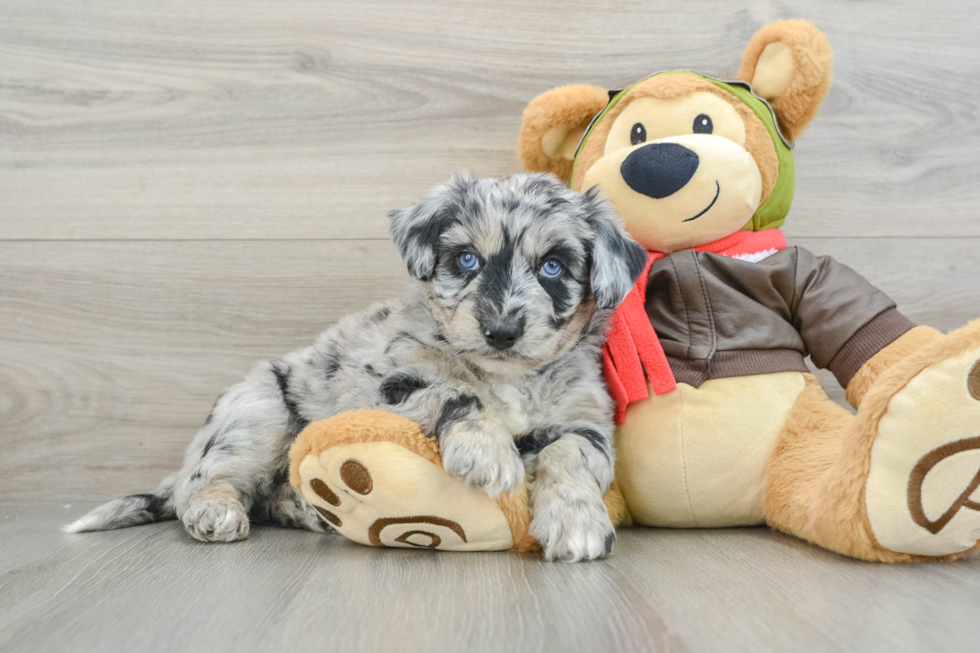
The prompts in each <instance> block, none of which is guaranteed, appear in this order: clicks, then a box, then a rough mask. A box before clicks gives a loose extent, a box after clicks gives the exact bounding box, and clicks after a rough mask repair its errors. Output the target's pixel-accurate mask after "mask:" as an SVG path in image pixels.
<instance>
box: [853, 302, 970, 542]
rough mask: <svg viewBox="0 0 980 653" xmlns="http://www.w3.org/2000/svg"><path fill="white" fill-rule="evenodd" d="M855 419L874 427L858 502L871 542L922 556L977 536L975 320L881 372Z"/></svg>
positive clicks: (870, 427)
mask: <svg viewBox="0 0 980 653" xmlns="http://www.w3.org/2000/svg"><path fill="white" fill-rule="evenodd" d="M869 399H871V403H870V404H868V403H867V402H868V400H869ZM861 418H865V420H866V421H865V427H866V428H869V429H874V428H875V427H876V429H877V434H876V435H874V444H873V446H872V448H871V456H870V461H869V463H870V467H869V474H868V479H867V485H866V488H865V505H866V509H867V515H868V521H869V524H870V527H871V530H872V532H873V534H874V538H875V540H876V541H877V542H878V544H880V545H881V546H882V547H884V548H886V549H889V550H891V551H896V552H900V553H909V554H913V555H920V556H929V557H941V556H947V555H952V554H958V553H962V552H964V551H967V550H969V549H972V548H974V547H975V546H976V545H977V541H978V540H980V489H978V488H980V321H977V322H973V323H972V324H970V325H969V326H967V327H964V328H962V329H960V330H958V331H954V332H953V333H950V334H949V335H947V336H945V337H943V338H941V339H939V340H938V341H936V342H934V343H932V344H930V345H928V346H926V347H925V348H923V349H922V350H921V351H919V352H916V353H915V354H912V355H911V356H910V357H909V358H908V359H907V360H904V361H902V362H900V363H899V364H897V365H896V366H895V367H894V368H893V369H890V370H888V371H887V372H886V373H885V374H883V375H882V377H881V378H880V379H879V380H878V381H876V382H875V385H874V387H872V389H871V391H870V392H869V394H868V396H867V397H866V398H865V402H864V403H862V405H861V411H860V412H859V419H861Z"/></svg>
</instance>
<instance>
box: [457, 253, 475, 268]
mask: <svg viewBox="0 0 980 653" xmlns="http://www.w3.org/2000/svg"><path fill="white" fill-rule="evenodd" d="M457 261H458V262H459V267H461V268H463V269H464V270H466V271H467V272H472V271H473V270H476V269H478V268H479V267H480V257H479V256H477V255H476V254H474V253H473V252H463V253H462V254H460V255H459V258H458V259H457Z"/></svg>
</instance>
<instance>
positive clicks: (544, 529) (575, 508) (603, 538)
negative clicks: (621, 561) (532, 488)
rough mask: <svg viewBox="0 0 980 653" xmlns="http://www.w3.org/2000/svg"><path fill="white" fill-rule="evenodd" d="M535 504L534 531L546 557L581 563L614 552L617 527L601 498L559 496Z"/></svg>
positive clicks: (532, 523) (537, 501)
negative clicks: (581, 499)
mask: <svg viewBox="0 0 980 653" xmlns="http://www.w3.org/2000/svg"><path fill="white" fill-rule="evenodd" d="M533 505H534V509H533V517H532V519H531V529H530V533H531V536H532V537H534V538H535V539H536V540H538V542H540V543H541V549H542V555H543V557H544V559H545V560H549V561H550V560H564V561H565V562H578V561H580V560H595V559H596V558H602V557H605V556H607V555H609V554H610V553H612V549H613V544H614V543H615V542H616V529H615V527H614V526H613V524H612V521H611V520H610V519H609V513H608V512H607V510H606V506H605V504H604V503H603V502H602V500H601V498H600V499H599V501H598V503H596V502H590V503H583V502H578V501H576V502H567V503H566V502H564V501H563V500H561V499H559V498H555V499H552V500H545V501H542V500H536V501H534V502H533Z"/></svg>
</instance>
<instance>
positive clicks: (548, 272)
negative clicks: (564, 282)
mask: <svg viewBox="0 0 980 653" xmlns="http://www.w3.org/2000/svg"><path fill="white" fill-rule="evenodd" d="M564 271H565V268H564V267H562V264H561V263H559V262H558V261H556V260H555V259H553V258H549V259H548V260H547V261H545V262H544V265H542V266H541V276H542V277H544V278H545V279H557V278H558V277H560V276H561V273H562V272H564Z"/></svg>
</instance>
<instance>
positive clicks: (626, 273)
mask: <svg viewBox="0 0 980 653" xmlns="http://www.w3.org/2000/svg"><path fill="white" fill-rule="evenodd" d="M582 204H583V206H584V207H585V210H586V216H587V220H588V221H589V224H590V225H592V228H593V230H594V232H595V242H594V243H593V246H592V295H593V296H594V297H595V302H596V305H597V306H598V307H599V308H608V309H613V308H616V307H617V306H619V304H620V303H621V302H622V301H623V300H624V299H626V295H628V294H629V292H630V290H632V289H633V285H634V284H635V283H636V280H637V278H639V276H640V273H641V272H643V268H644V267H646V263H647V257H648V256H649V255H648V254H647V250H646V248H645V247H643V245H640V244H639V243H638V242H636V241H635V240H633V238H632V236H630V235H629V234H628V233H626V231H625V230H624V229H623V223H622V221H621V220H620V219H619V217H618V216H617V215H616V213H615V211H613V209H612V208H611V207H610V206H609V204H608V203H606V202H605V201H604V200H601V199H600V198H599V190H598V188H591V189H589V190H588V191H587V192H586V193H585V194H584V195H583V196H582Z"/></svg>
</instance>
